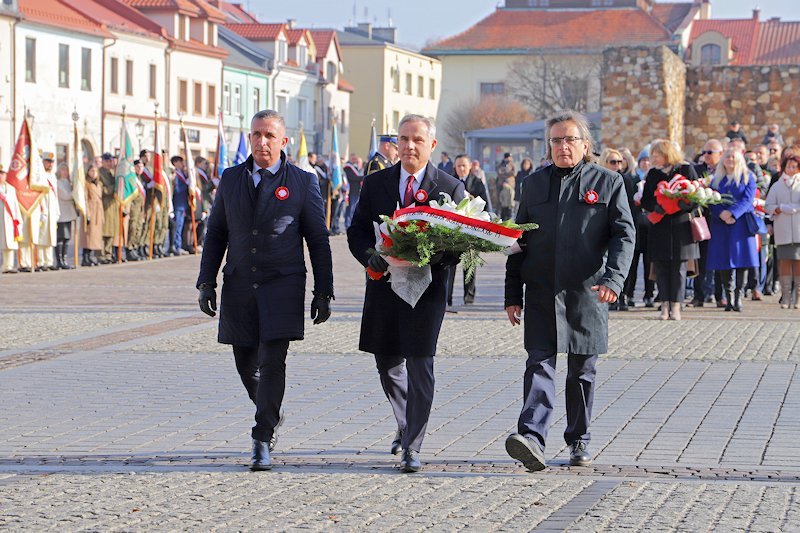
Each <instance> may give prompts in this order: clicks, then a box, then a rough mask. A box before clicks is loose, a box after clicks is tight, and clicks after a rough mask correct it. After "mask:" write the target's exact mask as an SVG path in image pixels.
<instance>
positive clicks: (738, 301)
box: [733, 268, 745, 313]
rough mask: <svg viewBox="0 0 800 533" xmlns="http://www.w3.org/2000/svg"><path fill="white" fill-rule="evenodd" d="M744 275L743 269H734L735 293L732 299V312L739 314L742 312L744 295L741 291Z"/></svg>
mask: <svg viewBox="0 0 800 533" xmlns="http://www.w3.org/2000/svg"><path fill="white" fill-rule="evenodd" d="M744 274H745V270H744V269H743V268H737V269H736V293H735V294H734V297H733V310H734V311H736V312H739V313H740V312H741V311H742V295H743V294H744V291H743V290H742V289H743V287H744Z"/></svg>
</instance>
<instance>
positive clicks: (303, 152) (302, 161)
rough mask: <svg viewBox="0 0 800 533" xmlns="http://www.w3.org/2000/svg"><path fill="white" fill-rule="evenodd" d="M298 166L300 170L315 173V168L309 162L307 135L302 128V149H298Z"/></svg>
mask: <svg viewBox="0 0 800 533" xmlns="http://www.w3.org/2000/svg"><path fill="white" fill-rule="evenodd" d="M296 164H297V167H298V168H301V169H303V170H305V171H306V172H314V168H313V167H312V166H311V163H309V162H308V145H307V144H306V135H305V133H303V128H300V148H298V149H297V163H296Z"/></svg>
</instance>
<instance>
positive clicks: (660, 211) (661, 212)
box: [653, 203, 667, 215]
mask: <svg viewBox="0 0 800 533" xmlns="http://www.w3.org/2000/svg"><path fill="white" fill-rule="evenodd" d="M653 212H654V213H658V214H659V215H666V214H667V212H666V211H664V208H663V207H661V205H659V204H658V203H656V206H655V208H654V209H653Z"/></svg>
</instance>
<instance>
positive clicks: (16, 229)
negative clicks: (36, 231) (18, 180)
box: [0, 165, 22, 274]
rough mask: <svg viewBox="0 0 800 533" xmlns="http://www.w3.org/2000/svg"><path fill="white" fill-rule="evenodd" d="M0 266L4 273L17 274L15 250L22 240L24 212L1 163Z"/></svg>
mask: <svg viewBox="0 0 800 533" xmlns="http://www.w3.org/2000/svg"><path fill="white" fill-rule="evenodd" d="M0 211H2V215H0V253H2V255H0V266H2V269H3V274H16V273H17V269H16V268H14V252H16V251H17V250H18V249H19V241H21V240H22V233H21V232H22V213H20V211H19V204H18V203H17V192H16V189H14V187H12V186H11V185H9V184H8V182H7V181H6V171H5V170H4V169H3V167H2V165H0Z"/></svg>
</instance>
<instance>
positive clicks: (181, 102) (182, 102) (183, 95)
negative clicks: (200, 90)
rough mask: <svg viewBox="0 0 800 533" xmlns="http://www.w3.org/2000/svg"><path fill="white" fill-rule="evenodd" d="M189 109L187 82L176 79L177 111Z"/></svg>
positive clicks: (184, 111) (183, 111) (182, 111)
mask: <svg viewBox="0 0 800 533" xmlns="http://www.w3.org/2000/svg"><path fill="white" fill-rule="evenodd" d="M187 111H189V82H187V81H186V80H178V112H179V113H186V112H187Z"/></svg>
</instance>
